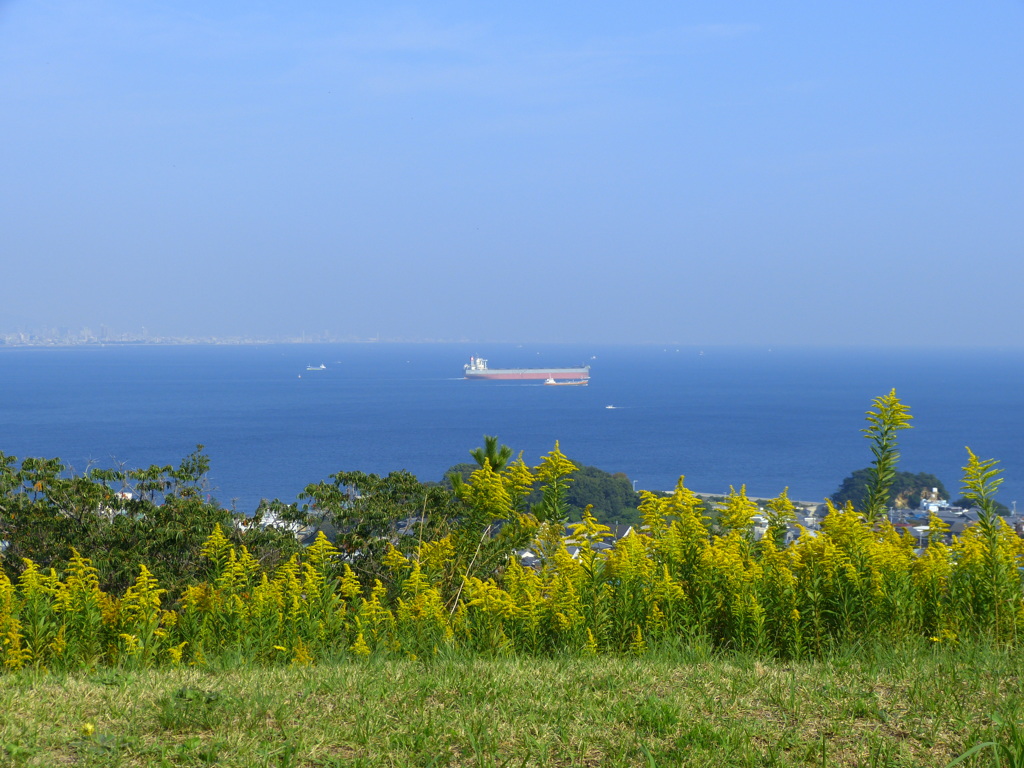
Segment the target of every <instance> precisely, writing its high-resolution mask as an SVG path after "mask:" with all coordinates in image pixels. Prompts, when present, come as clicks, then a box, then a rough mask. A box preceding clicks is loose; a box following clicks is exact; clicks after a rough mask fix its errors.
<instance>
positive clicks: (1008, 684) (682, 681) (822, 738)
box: [0, 646, 1024, 767]
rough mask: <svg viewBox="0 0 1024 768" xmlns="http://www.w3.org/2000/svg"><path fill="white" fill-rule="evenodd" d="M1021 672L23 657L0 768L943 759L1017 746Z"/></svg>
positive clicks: (983, 660) (2, 695)
mask: <svg viewBox="0 0 1024 768" xmlns="http://www.w3.org/2000/svg"><path fill="white" fill-rule="evenodd" d="M1022 672H1024V657H1022V654H1020V653H1019V652H1012V651H1007V652H1000V651H993V650H990V649H981V648H977V647H971V648H961V649H957V648H944V647H938V646H935V647H924V646H922V647H918V648H903V649H899V650H884V651H877V650H876V651H871V650H859V651H857V652H851V653H849V654H846V655H838V656H836V657H834V658H833V659H831V660H829V661H804V662H777V661H767V660H756V659H751V658H746V657H738V656H732V655H712V654H709V653H704V652H700V651H690V652H683V653H656V652H652V653H651V654H649V655H647V656H645V657H642V658H622V657H596V658H585V659H584V658H555V659H530V658H513V659H480V658H466V657H461V658H456V659H438V660H433V661H430V662H422V661H410V660H386V659H370V660H367V661H365V662H359V663H347V664H333V665H327V664H324V665H319V666H313V667H302V668H295V667H292V668H287V667H282V668H255V667H247V666H244V665H243V666H237V667H231V666H229V665H225V666H224V668H219V669H198V668H186V669H175V670H168V671H143V672H129V671H111V670H102V671H97V672H95V673H93V674H75V675H49V674H45V673H39V672H30V671H23V672H19V673H13V674H4V675H0V765H3V766H23V765H24V766H60V765H85V766H89V765H94V766H201V765H219V766H275V767H281V766H405V765H410V766H428V765H434V766H520V765H527V766H659V767H663V766H676V765H688V766H858V765H860V766H940V767H941V766H945V765H947V764H948V763H950V762H951V761H952V760H954V759H955V758H956V757H957V756H959V755H961V754H962V753H964V752H965V751H966V750H968V749H969V748H970V747H972V746H974V745H976V744H979V743H982V742H985V741H988V740H991V739H994V740H996V741H997V742H999V743H1001V744H1003V745H1004V746H1005V747H1007V748H1008V749H1009V750H1011V751H1012V750H1015V749H1016V750H1020V748H1021V743H1020V739H1019V738H1017V737H1016V733H1015V730H1014V728H1015V724H1016V723H1017V721H1018V719H1019V718H1020V717H1021V716H1022V715H1024V707H1022V704H1024V701H1022V682H1021V681H1022ZM994 754H995V752H994V750H991V749H986V750H983V751H981V752H979V753H977V754H976V755H975V756H973V757H971V758H969V759H968V760H966V761H964V762H962V763H960V765H986V766H988V765H994V764H995V763H993V762H992V759H993V755H994ZM1004 757H1005V755H1004ZM1018 757H1019V758H1021V759H1024V753H1022V754H1019V755H1018ZM1002 764H1003V765H1007V764H1008V763H1006V762H1005V761H1004V762H1003V763H1002Z"/></svg>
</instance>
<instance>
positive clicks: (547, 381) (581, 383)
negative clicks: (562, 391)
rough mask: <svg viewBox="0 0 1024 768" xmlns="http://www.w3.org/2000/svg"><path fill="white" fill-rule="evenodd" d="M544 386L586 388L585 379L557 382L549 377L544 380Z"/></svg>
mask: <svg viewBox="0 0 1024 768" xmlns="http://www.w3.org/2000/svg"><path fill="white" fill-rule="evenodd" d="M544 385H545V386H547V387H585V386H587V380H586V379H578V380H575V381H558V380H557V379H553V378H551V377H549V378H547V379H545V380H544Z"/></svg>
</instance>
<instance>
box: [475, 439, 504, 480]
mask: <svg viewBox="0 0 1024 768" xmlns="http://www.w3.org/2000/svg"><path fill="white" fill-rule="evenodd" d="M469 455H470V456H472V457H473V460H474V461H475V462H476V463H477V464H479V465H480V466H481V467H482V466H483V465H484V462H485V461H487V462H488V463H490V465H491V469H493V470H494V471H495V472H501V470H503V469H504V468H505V466H506V465H507V464H508V463H509V461H510V460H511V459H512V449H511V448H509V447H508V446H507V445H503V446H501V447H499V446H498V437H497V435H484V447H483V448H474V449H473V450H472V451H470V452H469Z"/></svg>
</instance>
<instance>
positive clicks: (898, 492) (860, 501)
mask: <svg viewBox="0 0 1024 768" xmlns="http://www.w3.org/2000/svg"><path fill="white" fill-rule="evenodd" d="M873 477H874V473H873V469H872V468H871V467H865V468H864V469H858V470H857V471H856V472H854V473H852V474H851V475H849V476H848V477H847V478H846V479H845V480H843V482H842V483H841V484H840V485H839V488H837V489H836V491H835V493H833V494H832V495H831V496H830V497H829V498H830V499H831V500H832V503H833V504H835V506H836V507H838V508H841V507H842V506H843V505H845V504H846V502H848V501H849V502H851V503H852V504H853V506H854V508H856V509H864V508H865V507H866V506H867V498H868V485H869V483H870V482H871V479H872V478H873ZM932 488H937V489H938V492H939V497H940V498H943V499H948V498H949V493H948V492H947V491H946V486H945V485H943V484H942V481H941V480H939V478H937V477H936V476H935V475H932V474H929V473H927V472H918V473H917V474H914V473H913V472H896V473H894V474H893V476H892V482H891V484H890V486H889V493H888V495H887V496H886V499H885V505H884V508H885V509H888V508H889V507H896V508H897V509H904V508H905V509H913V508H915V507H918V506H920V504H921V498H922V496H924V495H925V494H930V493H931V490H932Z"/></svg>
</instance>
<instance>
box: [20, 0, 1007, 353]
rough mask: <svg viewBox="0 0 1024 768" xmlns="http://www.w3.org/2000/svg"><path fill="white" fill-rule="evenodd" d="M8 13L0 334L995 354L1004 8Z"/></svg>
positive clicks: (139, 8)
mask: <svg viewBox="0 0 1024 768" xmlns="http://www.w3.org/2000/svg"><path fill="white" fill-rule="evenodd" d="M497 5H498V4H488V3H477V2H474V3H462V2H438V3H418V4H393V3H389V2H387V0H384V1H383V2H373V3H366V2H351V3H334V2H316V1H311V2H305V3H285V2H244V3H243V2H217V3H208V2H202V3H200V2H174V3H168V2H145V3H143V2H128V1H126V0H108V1H106V2H103V1H94V0H74V1H73V2H72V1H70V0H39V1H36V2H28V1H27V0H13V1H12V0H6V2H2V1H0V233H2V235H0V252H2V264H3V280H2V281H0V332H3V331H9V330H13V329H15V328H17V327H19V326H36V327H38V326H39V325H49V326H70V327H73V328H77V327H80V326H83V325H86V326H90V327H92V328H94V329H95V328H98V327H99V325H100V324H105V325H107V326H108V327H110V328H111V329H113V330H119V331H129V330H137V329H140V328H141V327H142V326H145V327H146V328H148V329H149V330H150V332H152V333H155V334H163V335H181V334H214V335H232V334H249V335H262V334H298V333H300V332H302V331H306V332H307V333H310V332H320V331H325V330H326V331H329V332H330V333H332V334H334V335H336V336H338V337H342V338H367V337H373V336H377V335H379V336H381V337H383V338H399V337H400V338H405V339H425V340H426V339H472V340H481V341H487V340H493V341H553V342H557V341H565V342H579V341H587V342H608V343H630V342H652V341H653V342H672V343H677V344H696V345H711V344H758V345H760V344H764V345H768V346H772V345H786V344H820V345H869V346H875V345H881V344H893V345H936V346H945V345H956V344H998V345H1018V346H1019V345H1020V344H1022V341H1024V340H1022V337H1021V331H1020V329H1021V328H1022V327H1024V304H1022V301H1021V285H1022V277H1024V266H1022V256H1024V99H1022V94H1024V2H1021V1H1020V0H1015V1H1014V2H987V1H984V0H983V1H981V2H977V3H970V4H965V3H952V2H934V1H933V2H903V3H881V2H862V3H856V4H854V3H842V4H840V3H821V2H810V1H809V0H808V1H807V2H784V1H783V2H772V3H764V2H758V3H741V2H716V3H710V2H689V3H661V2H650V3H643V4H639V5H638V4H627V3H622V2H600V1H593V2H587V3H582V2H563V3H539V2H533V1H532V0H525V1H524V2H519V3H514V4H502V5H503V6H504V7H492V6H497Z"/></svg>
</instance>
